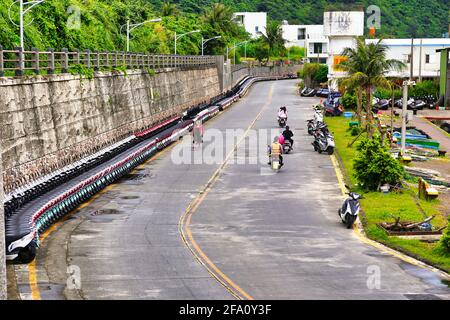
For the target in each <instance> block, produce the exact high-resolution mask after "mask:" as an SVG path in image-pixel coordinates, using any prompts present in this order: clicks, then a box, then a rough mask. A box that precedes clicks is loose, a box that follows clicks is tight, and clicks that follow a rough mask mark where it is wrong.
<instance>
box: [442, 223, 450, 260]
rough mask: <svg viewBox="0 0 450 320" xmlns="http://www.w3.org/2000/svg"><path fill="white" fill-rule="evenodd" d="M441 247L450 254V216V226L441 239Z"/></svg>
mask: <svg viewBox="0 0 450 320" xmlns="http://www.w3.org/2000/svg"><path fill="white" fill-rule="evenodd" d="M441 247H442V248H443V249H444V250H445V251H446V252H447V253H450V216H449V217H448V225H447V229H446V231H445V233H444V235H443V236H442V238H441Z"/></svg>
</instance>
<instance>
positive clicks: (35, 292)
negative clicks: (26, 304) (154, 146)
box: [28, 140, 179, 300]
mask: <svg viewBox="0 0 450 320" xmlns="http://www.w3.org/2000/svg"><path fill="white" fill-rule="evenodd" d="M178 142H179V140H177V141H175V143H173V144H172V145H171V146H169V147H167V148H165V149H163V150H161V151H159V152H158V153H156V154H155V155H154V156H152V157H151V158H150V159H148V160H147V161H145V162H144V163H143V164H141V165H139V166H137V167H136V168H134V169H133V170H131V172H133V171H135V170H136V169H140V168H142V167H144V166H145V165H146V164H147V163H148V162H151V161H153V160H154V159H156V158H157V157H160V156H161V155H163V154H164V153H166V152H167V151H168V150H171V149H172V148H173V147H174V146H175V145H176V144H177V143H178ZM116 186H117V184H116V183H113V184H110V185H109V186H107V187H105V188H104V189H103V190H101V191H100V192H98V193H97V194H96V195H94V196H93V197H92V198H91V199H89V200H88V201H86V202H84V203H82V204H81V205H80V206H78V208H76V209H75V210H73V211H72V212H70V213H68V214H67V215H66V216H65V217H64V218H62V219H61V220H59V221H57V222H56V223H54V224H52V225H51V226H50V228H48V229H47V230H46V231H45V232H44V233H43V234H42V235H41V237H40V243H41V245H42V243H44V241H45V239H47V237H48V236H49V235H50V234H52V233H53V232H54V231H55V230H57V229H58V228H59V227H60V226H61V225H62V224H63V223H64V222H65V221H67V220H68V219H69V218H70V217H71V216H72V215H74V214H76V213H77V212H79V211H80V210H82V209H83V208H85V207H87V206H88V205H89V204H91V203H92V202H93V201H94V200H96V199H97V198H98V197H100V196H101V195H103V194H105V193H107V192H109V191H110V190H112V189H113V188H114V187H116ZM36 260H37V257H36V258H35V259H34V260H33V261H32V262H30V263H29V264H28V285H29V287H30V290H31V299H32V300H41V292H40V290H39V279H38V276H37V267H36Z"/></svg>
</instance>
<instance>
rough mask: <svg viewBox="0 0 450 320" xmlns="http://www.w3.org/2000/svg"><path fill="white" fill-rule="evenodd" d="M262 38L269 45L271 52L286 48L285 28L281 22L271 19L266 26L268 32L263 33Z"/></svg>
mask: <svg viewBox="0 0 450 320" xmlns="http://www.w3.org/2000/svg"><path fill="white" fill-rule="evenodd" d="M261 38H262V40H263V41H264V42H265V43H266V44H267V45H268V47H269V51H270V54H275V53H276V52H278V51H281V50H284V49H285V48H284V39H283V30H282V29H281V24H280V23H279V22H277V21H269V22H268V24H267V27H266V33H265V34H261Z"/></svg>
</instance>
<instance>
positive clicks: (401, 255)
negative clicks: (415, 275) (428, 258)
mask: <svg viewBox="0 0 450 320" xmlns="http://www.w3.org/2000/svg"><path fill="white" fill-rule="evenodd" d="M330 158H331V159H332V160H331V162H332V163H333V167H334V169H335V171H336V176H337V178H338V182H339V185H340V188H341V191H342V194H343V196H345V192H346V188H345V186H344V183H343V179H344V178H343V177H344V176H343V174H342V171H341V168H340V164H339V162H338V161H337V160H336V158H335V156H331V157H330ZM353 231H354V233H355V235H356V236H357V237H358V238H359V239H360V240H361V241H362V242H364V243H366V244H368V245H370V246H372V247H374V248H376V249H378V250H380V251H382V252H384V253H387V254H389V255H391V256H394V257H396V258H398V259H400V260H402V261H404V262H407V263H409V264H412V265H414V266H417V267H420V268H425V269H428V270H430V271H432V272H434V273H437V274H439V275H440V276H441V277H443V278H444V279H446V280H450V274H449V273H447V272H446V271H444V270H441V269H440V268H438V267H437V266H433V265H431V264H429V263H427V262H425V261H423V260H420V259H418V258H417V257H413V256H412V255H410V254H407V253H405V252H401V251H398V250H397V249H395V248H391V247H389V246H386V245H385V244H383V243H381V242H378V241H375V240H372V239H370V238H368V237H367V235H366V233H365V231H364V227H363V224H362V223H361V221H360V219H359V217H358V220H357V222H356V224H355V226H354V227H353Z"/></svg>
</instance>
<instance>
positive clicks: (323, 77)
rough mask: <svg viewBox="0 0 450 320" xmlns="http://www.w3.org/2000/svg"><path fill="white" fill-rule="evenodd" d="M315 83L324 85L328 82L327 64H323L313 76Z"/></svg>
mask: <svg viewBox="0 0 450 320" xmlns="http://www.w3.org/2000/svg"><path fill="white" fill-rule="evenodd" d="M313 79H314V81H316V82H317V83H324V82H327V81H328V66H327V65H325V64H321V65H320V66H319V69H318V70H317V72H316V73H315V74H314V76H313Z"/></svg>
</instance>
